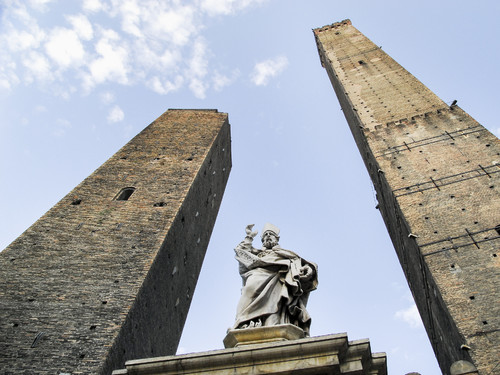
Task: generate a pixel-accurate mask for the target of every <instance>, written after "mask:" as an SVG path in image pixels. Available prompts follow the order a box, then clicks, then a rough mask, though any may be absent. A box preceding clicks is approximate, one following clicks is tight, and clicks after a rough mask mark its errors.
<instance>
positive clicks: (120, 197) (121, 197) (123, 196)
mask: <svg viewBox="0 0 500 375" xmlns="http://www.w3.org/2000/svg"><path fill="white" fill-rule="evenodd" d="M134 191H135V187H126V188H123V189H122V190H120V192H119V193H118V194H117V195H116V197H115V198H114V200H115V201H127V200H128V199H129V198H130V196H131V195H132V194H133V192H134Z"/></svg>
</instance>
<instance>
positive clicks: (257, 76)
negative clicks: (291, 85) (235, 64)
mask: <svg viewBox="0 0 500 375" xmlns="http://www.w3.org/2000/svg"><path fill="white" fill-rule="evenodd" d="M287 65H288V59H287V58H286V57H285V56H278V57H276V58H274V59H269V60H265V61H262V62H259V63H257V64H255V67H254V69H253V73H252V77H251V79H252V82H253V83H254V84H255V85H257V86H266V85H267V84H268V83H269V80H270V79H271V78H272V77H275V76H277V75H278V74H280V73H281V72H283V71H284V70H285V68H286V67H287Z"/></svg>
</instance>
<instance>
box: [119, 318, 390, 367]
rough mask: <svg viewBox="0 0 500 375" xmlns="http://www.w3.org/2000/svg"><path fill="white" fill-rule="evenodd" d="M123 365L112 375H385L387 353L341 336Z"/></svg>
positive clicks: (281, 342) (243, 346) (215, 351)
mask: <svg viewBox="0 0 500 375" xmlns="http://www.w3.org/2000/svg"><path fill="white" fill-rule="evenodd" d="M264 328H266V327H264ZM258 329H262V327H259V328H254V329H249V330H248V331H257V330H258ZM292 329H293V328H292ZM241 331H245V330H241ZM125 366H126V369H123V370H115V371H113V375H206V374H214V375H215V374H217V375H248V374H253V375H270V374H275V375H285V374H286V375H311V374H323V375H387V366H386V357H385V353H372V352H371V349H370V342H369V341H368V340H357V341H348V339H347V335H346V334H345V333H344V334H338V335H328V336H319V337H307V338H303V339H300V340H286V339H285V340H284V341H280V342H267V343H261V344H258V345H242V346H239V347H235V348H227V349H222V350H214V351H209V352H202V353H190V354H183V355H178V356H168V357H158V358H145V359H137V360H133V361H127V362H126V363H125Z"/></svg>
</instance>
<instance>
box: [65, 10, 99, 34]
mask: <svg viewBox="0 0 500 375" xmlns="http://www.w3.org/2000/svg"><path fill="white" fill-rule="evenodd" d="M66 18H67V19H68V21H69V23H71V25H72V26H73V29H74V30H75V32H76V34H77V35H78V36H79V37H80V38H82V39H83V40H90V39H92V37H93V36H94V30H93V28H92V24H91V23H90V21H89V19H88V18H87V17H85V16H84V15H83V14H77V15H76V16H67V17H66Z"/></svg>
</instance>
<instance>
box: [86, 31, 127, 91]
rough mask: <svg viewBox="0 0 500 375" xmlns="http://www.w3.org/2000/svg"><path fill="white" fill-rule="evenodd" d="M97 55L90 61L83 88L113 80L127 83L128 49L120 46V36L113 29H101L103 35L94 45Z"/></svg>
mask: <svg viewBox="0 0 500 375" xmlns="http://www.w3.org/2000/svg"><path fill="white" fill-rule="evenodd" d="M95 49H96V52H97V53H98V55H99V57H97V58H96V59H94V60H93V61H91V62H90V64H89V66H88V68H89V70H90V75H87V76H86V82H85V86H86V87H85V88H87V89H91V88H93V87H94V86H95V85H96V84H99V83H103V82H105V81H113V82H117V83H121V84H127V83H128V82H129V80H128V71H129V68H128V51H127V50H126V48H125V47H123V46H122V43H121V40H120V37H119V36H118V34H117V33H116V32H114V31H113V30H105V31H103V37H102V38H101V39H100V40H99V41H98V42H97V45H96V46H95Z"/></svg>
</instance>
